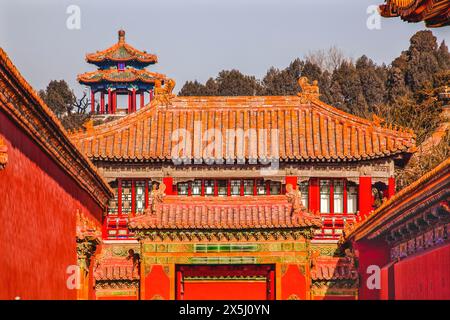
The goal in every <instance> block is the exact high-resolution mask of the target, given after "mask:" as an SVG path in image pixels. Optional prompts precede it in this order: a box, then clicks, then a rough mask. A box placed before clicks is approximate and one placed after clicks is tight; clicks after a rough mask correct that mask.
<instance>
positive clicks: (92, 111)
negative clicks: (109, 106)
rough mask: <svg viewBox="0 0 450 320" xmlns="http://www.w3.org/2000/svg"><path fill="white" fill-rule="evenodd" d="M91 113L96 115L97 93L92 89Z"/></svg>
mask: <svg viewBox="0 0 450 320" xmlns="http://www.w3.org/2000/svg"><path fill="white" fill-rule="evenodd" d="M91 113H95V92H94V90H92V89H91Z"/></svg>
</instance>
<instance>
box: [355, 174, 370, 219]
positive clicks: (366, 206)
mask: <svg viewBox="0 0 450 320" xmlns="http://www.w3.org/2000/svg"><path fill="white" fill-rule="evenodd" d="M358 203H359V215H360V216H362V217H365V216H366V215H368V214H369V212H370V211H372V204H373V197H372V177H367V176H365V177H362V176H361V177H359V189H358Z"/></svg>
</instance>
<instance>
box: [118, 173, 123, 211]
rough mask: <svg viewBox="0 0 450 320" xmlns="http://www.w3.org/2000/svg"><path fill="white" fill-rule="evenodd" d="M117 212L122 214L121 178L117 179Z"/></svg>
mask: <svg viewBox="0 0 450 320" xmlns="http://www.w3.org/2000/svg"><path fill="white" fill-rule="evenodd" d="M117 214H118V215H119V216H121V215H122V179H120V178H119V179H117Z"/></svg>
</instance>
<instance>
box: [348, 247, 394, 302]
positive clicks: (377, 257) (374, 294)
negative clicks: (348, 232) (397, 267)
mask: <svg viewBox="0 0 450 320" xmlns="http://www.w3.org/2000/svg"><path fill="white" fill-rule="evenodd" d="M354 248H355V250H357V251H358V261H359V265H358V273H359V275H360V283H359V286H360V287H359V299H361V300H378V299H380V297H381V290H379V289H369V288H368V286H367V279H368V278H369V277H370V276H371V275H372V274H368V273H367V268H368V267H369V266H371V265H376V266H378V267H379V268H380V277H381V278H380V279H381V285H383V281H382V280H383V276H382V272H381V271H382V270H381V269H382V268H383V266H385V265H386V264H387V263H388V261H389V247H388V246H387V243H386V242H384V241H375V240H374V241H368V240H365V241H359V242H357V243H355V244H354Z"/></svg>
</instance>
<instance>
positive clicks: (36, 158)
mask: <svg viewBox="0 0 450 320" xmlns="http://www.w3.org/2000/svg"><path fill="white" fill-rule="evenodd" d="M0 134H1V135H3V136H4V138H5V141H6V144H7V147H8V157H9V161H8V164H7V166H6V167H5V169H3V170H0V181H1V183H0V194H1V200H0V201H1V205H0V219H1V221H2V228H1V232H0V252H1V255H0V284H1V285H0V286H1V289H0V299H14V298H15V297H21V298H22V299H75V298H76V291H75V290H70V289H68V288H67V285H66V280H67V274H66V269H67V267H68V266H69V265H75V264H76V243H75V232H76V227H75V225H76V213H77V210H79V211H80V212H83V213H84V214H85V215H86V216H91V215H90V214H93V215H94V217H93V220H96V221H98V222H99V223H100V220H101V216H102V212H101V209H100V208H99V206H98V205H97V203H96V202H95V201H94V200H93V199H92V198H91V197H90V196H89V195H88V194H87V193H86V192H85V191H84V190H83V189H81V188H80V187H79V185H78V184H77V183H76V182H75V181H74V180H73V179H72V178H71V177H69V176H68V175H67V174H66V172H65V171H64V170H62V169H61V168H60V167H59V166H58V165H57V164H56V163H55V162H54V161H53V160H52V159H51V158H50V157H49V156H48V155H47V154H46V153H44V152H43V151H42V149H40V148H39V147H38V146H37V145H36V144H35V143H34V141H33V140H32V139H31V138H30V137H28V136H27V135H26V134H25V133H23V132H22V131H21V130H20V129H18V128H17V127H16V126H15V124H13V123H12V122H11V121H10V120H9V118H7V117H6V116H5V115H4V114H3V113H1V112H0ZM91 217H92V216H91Z"/></svg>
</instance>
